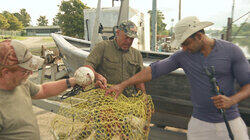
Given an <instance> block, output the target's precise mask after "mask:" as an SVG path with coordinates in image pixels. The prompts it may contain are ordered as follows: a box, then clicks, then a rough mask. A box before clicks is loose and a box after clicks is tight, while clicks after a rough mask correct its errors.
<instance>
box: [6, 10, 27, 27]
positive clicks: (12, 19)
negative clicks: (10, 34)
mask: <svg viewBox="0 0 250 140" xmlns="http://www.w3.org/2000/svg"><path fill="white" fill-rule="evenodd" d="M3 16H4V17H5V18H6V19H7V21H8V23H9V25H10V26H9V28H8V29H7V30H21V29H22V28H23V24H22V22H21V21H19V20H18V19H17V18H16V17H15V16H14V14H11V13H9V12H7V11H4V12H3Z"/></svg>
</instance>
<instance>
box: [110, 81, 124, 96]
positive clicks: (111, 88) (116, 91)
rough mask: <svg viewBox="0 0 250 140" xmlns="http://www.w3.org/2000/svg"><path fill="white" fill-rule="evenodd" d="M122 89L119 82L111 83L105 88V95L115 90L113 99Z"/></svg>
mask: <svg viewBox="0 0 250 140" xmlns="http://www.w3.org/2000/svg"><path fill="white" fill-rule="evenodd" d="M123 90H124V87H122V85H121V84H118V85H113V86H111V87H110V88H109V89H107V90H106V93H105V95H106V96H107V95H108V94H110V93H112V92H115V99H117V97H118V96H119V95H120V94H121V93H122V91H123Z"/></svg>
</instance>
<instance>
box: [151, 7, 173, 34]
mask: <svg viewBox="0 0 250 140" xmlns="http://www.w3.org/2000/svg"><path fill="white" fill-rule="evenodd" d="M148 13H149V14H150V15H152V10H149V11H148ZM164 19H165V17H164V14H163V13H162V12H161V11H159V10H157V34H159V35H167V34H168V32H167V30H166V26H167V24H166V23H164V22H163V20H164ZM150 23H152V17H150ZM150 25H151V24H150ZM150 32H152V29H150Z"/></svg>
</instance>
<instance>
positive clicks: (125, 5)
mask: <svg viewBox="0 0 250 140" xmlns="http://www.w3.org/2000/svg"><path fill="white" fill-rule="evenodd" d="M128 19H129V0H121V6H120V11H119V16H118V21H117V26H118V25H120V23H121V22H122V21H124V20H128Z"/></svg>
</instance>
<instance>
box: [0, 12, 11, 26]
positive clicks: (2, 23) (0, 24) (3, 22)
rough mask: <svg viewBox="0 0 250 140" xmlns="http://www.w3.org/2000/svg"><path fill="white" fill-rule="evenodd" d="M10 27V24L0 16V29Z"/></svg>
mask: <svg viewBox="0 0 250 140" xmlns="http://www.w3.org/2000/svg"><path fill="white" fill-rule="evenodd" d="M9 27H10V24H9V23H8V20H7V19H6V18H5V17H4V16H3V15H2V14H0V29H8V28H9Z"/></svg>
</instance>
